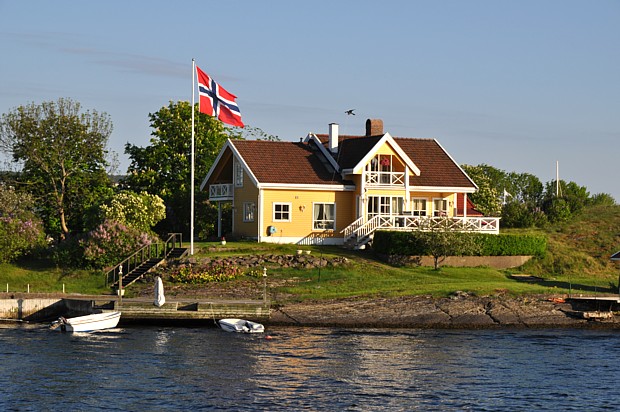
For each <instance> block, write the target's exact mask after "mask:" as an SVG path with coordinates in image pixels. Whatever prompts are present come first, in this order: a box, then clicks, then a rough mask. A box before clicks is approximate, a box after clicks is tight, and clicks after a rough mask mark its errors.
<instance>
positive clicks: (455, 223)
mask: <svg viewBox="0 0 620 412" xmlns="http://www.w3.org/2000/svg"><path fill="white" fill-rule="evenodd" d="M499 219H500V218H498V217H430V216H411V215H375V216H373V217H372V218H371V219H369V220H367V221H365V222H364V221H363V219H362V218H359V219H357V220H356V221H355V222H353V223H352V224H350V225H349V226H347V227H346V228H344V229H343V230H342V231H341V233H342V234H343V235H344V239H345V241H347V240H349V239H352V238H358V239H361V238H364V237H366V236H368V235H369V234H371V233H373V232H374V231H376V230H378V229H389V230H401V231H413V230H425V231H429V230H454V231H458V232H479V233H493V234H497V233H499Z"/></svg>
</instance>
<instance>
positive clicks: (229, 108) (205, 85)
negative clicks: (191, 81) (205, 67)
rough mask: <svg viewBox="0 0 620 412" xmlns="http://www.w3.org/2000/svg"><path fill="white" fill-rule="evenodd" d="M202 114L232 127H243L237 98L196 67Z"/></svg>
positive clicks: (199, 105)
mask: <svg viewBox="0 0 620 412" xmlns="http://www.w3.org/2000/svg"><path fill="white" fill-rule="evenodd" d="M196 73H197V74H198V94H199V95H200V100H199V104H198V107H199V110H200V113H204V114H208V115H209V116H213V117H217V118H218V119H220V120H221V121H223V122H224V123H226V124H229V125H231V126H237V127H243V126H244V124H243V122H242V121H241V112H240V111H239V106H237V103H236V102H235V99H236V98H237V96H235V95H234V94H232V93H229V92H227V91H226V89H224V88H223V87H222V86H220V85H219V84H217V83H216V82H215V80H213V79H212V78H211V77H209V75H207V74H206V73H205V72H203V71H202V70H200V68H199V67H198V66H196Z"/></svg>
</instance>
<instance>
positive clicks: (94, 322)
mask: <svg viewBox="0 0 620 412" xmlns="http://www.w3.org/2000/svg"><path fill="white" fill-rule="evenodd" d="M120 319H121V312H104V313H95V314H93V315H86V316H78V317H75V318H69V319H64V318H61V319H60V320H59V321H58V322H56V323H55V327H54V329H55V330H58V331H61V332H93V331H96V330H104V329H112V328H115V327H116V326H117V325H118V322H119V321H120Z"/></svg>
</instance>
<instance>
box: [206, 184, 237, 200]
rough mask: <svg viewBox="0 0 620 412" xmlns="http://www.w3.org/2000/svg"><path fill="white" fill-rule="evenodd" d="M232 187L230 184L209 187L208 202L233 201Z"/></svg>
mask: <svg viewBox="0 0 620 412" xmlns="http://www.w3.org/2000/svg"><path fill="white" fill-rule="evenodd" d="M233 193H234V190H233V185H232V184H231V183H224V184H216V185H209V200H211V201H224V200H233Z"/></svg>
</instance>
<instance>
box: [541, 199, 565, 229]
mask: <svg viewBox="0 0 620 412" xmlns="http://www.w3.org/2000/svg"><path fill="white" fill-rule="evenodd" d="M545 214H546V215H547V217H548V219H549V221H550V222H552V223H561V222H567V221H568V220H569V219H570V217H571V211H570V205H569V204H568V202H567V201H566V200H564V199H562V198H559V197H557V198H554V199H551V200H549V201H548V203H547V204H546V207H545Z"/></svg>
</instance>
